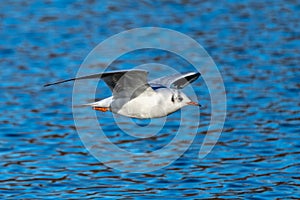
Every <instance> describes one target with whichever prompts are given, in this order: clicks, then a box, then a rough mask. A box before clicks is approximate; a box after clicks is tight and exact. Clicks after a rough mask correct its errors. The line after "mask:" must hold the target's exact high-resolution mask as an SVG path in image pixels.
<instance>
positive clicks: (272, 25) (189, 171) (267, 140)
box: [0, 0, 300, 199]
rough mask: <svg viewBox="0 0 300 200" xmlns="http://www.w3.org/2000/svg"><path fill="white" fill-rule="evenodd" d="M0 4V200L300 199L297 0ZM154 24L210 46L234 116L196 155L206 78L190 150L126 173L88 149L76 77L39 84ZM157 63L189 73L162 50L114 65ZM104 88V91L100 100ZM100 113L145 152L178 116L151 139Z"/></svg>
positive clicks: (126, 144) (124, 140)
mask: <svg viewBox="0 0 300 200" xmlns="http://www.w3.org/2000/svg"><path fill="white" fill-rule="evenodd" d="M0 11H1V12H0V17H1V20H0V38H1V40H0V65H1V84H0V97H1V98H0V101H1V102H0V110H1V114H0V124H1V126H0V136H1V141H0V166H1V177H0V198H1V199H35V198H41V199H47V198H55V199H57V198H63V199H66V198H73V199H74V198H75V199H83V198H114V199H118V198H124V199H130V198H133V199H135V198H136V199H138V198H157V199H161V198H164V197H165V198H166V197H172V198H174V199H176V198H177V199H181V198H188V199H193V198H198V199H199V198H204V199H208V198H220V199H226V198H228V199H233V198H239V199H244V198H248V199H250V198H255V199H275V198H278V199H292V198H294V199H299V198H300V187H299V186H300V176H299V170H300V128H299V127H300V126H299V125H300V108H299V106H300V103H299V102H300V101H299V96H300V95H299V94H300V79H299V77H300V48H299V46H300V21H299V17H298V16H299V14H298V13H299V12H300V4H299V2H298V1H262V2H261V1H222V2H221V1H207V2H202V1H201V2H198V1H150V0H149V1H148V0H144V1H139V2H135V3H134V2H131V1H114V2H111V1H93V0H89V1H85V2H83V1H67V0H66V1H50V0H49V1H22V0H19V1H12V0H11V1H5V2H2V3H1V4H0ZM145 26H157V27H163V28H170V29H173V30H176V31H179V32H182V33H184V34H187V35H188V36H190V37H192V38H194V39H195V40H196V41H197V42H199V43H200V44H201V45H202V46H203V47H204V48H205V49H206V50H207V52H208V53H209V54H210V56H211V57H212V58H213V59H214V61H215V62H216V65H217V66H218V68H219V70H220V73H221V74H222V77H223V80H224V84H225V88H226V95H227V118H226V122H225V126H224V129H223V132H222V134H221V137H220V139H219V141H218V143H217V145H216V146H215V147H214V149H213V151H212V152H210V154H208V155H207V156H206V157H205V158H204V159H202V160H199V159H198V157H197V156H198V151H199V147H200V144H201V140H202V139H203V137H204V136H205V134H206V131H207V126H208V124H209V119H210V106H209V104H210V97H209V93H208V91H207V88H206V87H205V84H204V82H203V80H201V78H200V79H199V80H197V82H195V83H194V84H193V87H194V88H195V89H196V92H197V97H198V99H199V101H200V103H201V104H202V105H203V107H202V109H201V124H200V125H199V128H198V135H197V137H196V139H195V140H194V142H193V144H192V145H191V147H190V148H189V149H188V151H186V152H185V153H184V154H183V155H182V156H181V157H180V158H179V159H178V160H176V161H175V162H173V163H172V164H170V165H168V166H166V167H164V168H162V169H159V170H156V171H153V172H147V173H126V172H120V171H118V170H115V169H113V168H110V167H107V166H106V165H103V164H102V163H101V162H99V161H98V160H97V159H96V158H94V157H93V156H92V155H91V154H90V153H89V151H88V150H87V149H86V148H85V147H84V145H83V143H82V142H81V140H80V137H79V135H78V134H77V132H76V127H75V124H74V121H73V115H72V84H64V85H61V86H57V87H51V88H50V87H49V88H43V87H42V86H43V84H45V83H48V82H51V81H56V80H59V79H65V78H70V77H74V76H75V75H76V73H77V70H78V69H79V67H80V64H81V63H82V62H83V60H84V58H85V57H86V56H87V54H88V53H89V52H90V51H91V50H92V49H93V48H94V47H95V46H96V45H97V44H98V43H100V42H101V41H103V40H105V39H106V38H108V37H109V36H112V35H114V34H117V33H119V32H121V31H124V30H127V29H131V28H138V27H145ZM153 61H156V62H159V63H163V64H167V65H169V66H172V67H173V68H174V69H176V70H177V71H182V72H184V71H186V70H188V69H191V66H189V65H187V63H186V62H185V61H183V60H181V61H180V59H178V57H175V56H174V55H171V54H168V53H164V52H158V51H150V52H148V53H147V52H144V51H142V52H135V53H132V54H128V55H124V56H123V57H121V58H119V59H118V61H116V62H114V63H113V66H111V69H127V68H131V67H134V66H136V65H137V64H142V63H147V62H153ZM153 71H154V72H155V70H153ZM103 86H104V85H103ZM99 87H101V85H99ZM107 95H110V92H109V90H108V89H107V88H103V91H102V92H101V91H100V93H99V94H98V96H97V98H103V97H106V96H107ZM97 115H98V118H99V121H101V120H104V123H106V122H107V124H106V125H107V126H105V128H106V131H107V133H108V135H109V136H110V137H111V139H112V141H113V142H114V143H116V144H117V145H119V147H122V148H126V149H127V150H131V151H141V148H142V147H149V148H150V150H155V149H157V148H161V147H162V146H164V145H166V144H167V143H168V141H170V140H172V138H173V137H174V135H172V133H173V132H172V131H174V129H176V128H177V126H178V124H176V121H177V119H178V116H180V112H177V113H174V114H172V115H170V116H169V118H168V120H169V121H168V124H166V127H165V128H164V130H166V132H164V133H161V134H160V135H156V136H155V137H154V138H151V139H149V140H143V141H141V140H139V141H136V140H134V138H133V137H132V136H128V135H126V134H124V133H121V132H118V129H115V128H113V127H114V126H109V125H110V124H109V123H112V121H111V118H110V117H111V116H112V115H111V114H110V113H97ZM105 120H107V121H105ZM108 122H109V123H108ZM172 122H173V123H174V124H172ZM136 123H141V124H142V123H145V124H147V123H150V122H149V121H142V122H139V121H138V122H136ZM142 125H143V124H142ZM88 128H90V129H91V130H92V129H93V128H94V127H93V125H90V126H89V127H88ZM168 130H169V131H168ZM137 143H138V144H137ZM142 150H143V149H142Z"/></svg>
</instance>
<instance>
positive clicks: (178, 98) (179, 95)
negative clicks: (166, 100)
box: [170, 90, 201, 108]
mask: <svg viewBox="0 0 300 200" xmlns="http://www.w3.org/2000/svg"><path fill="white" fill-rule="evenodd" d="M170 101H171V103H172V104H174V105H177V106H178V107H180V108H182V107H184V106H188V105H192V106H199V107H201V105H200V104H199V103H197V102H194V101H192V100H191V99H190V98H189V97H187V96H186V95H185V94H184V93H183V92H182V91H179V90H176V91H174V92H173V93H172V95H171V97H170Z"/></svg>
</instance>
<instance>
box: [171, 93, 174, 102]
mask: <svg viewBox="0 0 300 200" xmlns="http://www.w3.org/2000/svg"><path fill="white" fill-rule="evenodd" d="M171 101H172V102H173V103H174V102H175V99H174V95H172V97H171Z"/></svg>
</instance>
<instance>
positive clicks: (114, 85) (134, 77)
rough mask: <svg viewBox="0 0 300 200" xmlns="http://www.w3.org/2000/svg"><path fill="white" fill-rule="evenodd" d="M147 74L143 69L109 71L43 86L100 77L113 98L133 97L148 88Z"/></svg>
mask: <svg viewBox="0 0 300 200" xmlns="http://www.w3.org/2000/svg"><path fill="white" fill-rule="evenodd" d="M147 75H148V72H147V71H145V70H121V71H111V72H104V73H99V74H93V75H88V76H81V77H76V78H72V79H67V80H62V81H58V82H54V83H49V84H46V85H44V86H45V87H47V86H50V85H56V84H60V83H65V82H69V81H75V80H83V79H94V78H98V79H100V78H101V79H102V80H104V82H105V83H106V85H107V86H108V87H109V88H110V90H111V91H112V93H113V96H114V98H130V99H133V98H135V97H137V96H139V95H140V94H141V93H143V92H144V91H145V90H147V89H149V88H150V86H149V84H148V82H147Z"/></svg>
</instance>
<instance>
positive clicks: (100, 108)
mask: <svg viewBox="0 0 300 200" xmlns="http://www.w3.org/2000/svg"><path fill="white" fill-rule="evenodd" d="M93 109H94V110H99V111H101V112H106V111H108V110H109V108H107V107H93Z"/></svg>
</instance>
